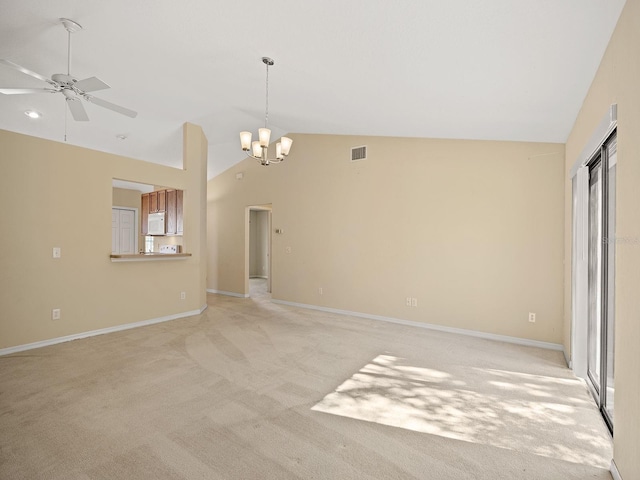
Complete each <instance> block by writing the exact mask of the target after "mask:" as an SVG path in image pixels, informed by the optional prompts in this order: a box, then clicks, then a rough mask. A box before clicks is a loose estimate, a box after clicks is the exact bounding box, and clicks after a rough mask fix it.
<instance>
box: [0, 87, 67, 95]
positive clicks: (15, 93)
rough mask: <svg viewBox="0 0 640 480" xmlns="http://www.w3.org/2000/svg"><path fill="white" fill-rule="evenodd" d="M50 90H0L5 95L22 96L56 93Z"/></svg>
mask: <svg viewBox="0 0 640 480" xmlns="http://www.w3.org/2000/svg"><path fill="white" fill-rule="evenodd" d="M56 92H57V90H54V89H52V88H0V93H4V94H5V95H22V94H23V93H56Z"/></svg>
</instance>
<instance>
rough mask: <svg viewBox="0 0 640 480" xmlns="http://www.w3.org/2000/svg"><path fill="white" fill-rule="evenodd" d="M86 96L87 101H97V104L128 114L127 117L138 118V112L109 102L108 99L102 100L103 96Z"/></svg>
mask: <svg viewBox="0 0 640 480" xmlns="http://www.w3.org/2000/svg"><path fill="white" fill-rule="evenodd" d="M84 98H86V99H87V101H89V102H91V103H95V104H96V105H100V106H101V107H104V108H108V109H109V110H113V111H114V112H118V113H121V114H122V115H126V116H127V117H131V118H136V116H137V115H138V112H134V111H133V110H129V109H128V108H124V107H121V106H120V105H116V104H115V103H111V102H107V101H106V100H102V99H101V98H97V97H93V96H91V95H85V96H84Z"/></svg>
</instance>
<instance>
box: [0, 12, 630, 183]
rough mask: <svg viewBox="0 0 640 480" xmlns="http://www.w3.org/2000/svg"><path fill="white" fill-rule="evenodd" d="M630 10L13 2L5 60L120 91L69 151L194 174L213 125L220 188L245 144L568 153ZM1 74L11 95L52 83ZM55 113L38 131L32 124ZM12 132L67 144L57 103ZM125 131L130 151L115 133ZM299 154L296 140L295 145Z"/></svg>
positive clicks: (3, 33) (25, 101) (7, 115)
mask: <svg viewBox="0 0 640 480" xmlns="http://www.w3.org/2000/svg"><path fill="white" fill-rule="evenodd" d="M623 5H624V0H563V1H558V0H538V1H529V2H523V1H520V2H516V1H513V0H474V1H471V0H464V1H463V0H448V1H441V0H439V1H433V0H404V1H399V0H386V1H385V0H322V1H316V2H300V1H297V2H296V1H293V0H270V1H261V2H258V1H254V0H235V1H226V2H220V1H212V0H190V1H184V2H178V1H175V0H126V1H125V0H109V1H104V0H99V1H98V0H75V1H72V0H57V1H56V2H52V1H50V0H23V1H20V0H0V9H1V11H2V15H0V58H4V59H8V60H11V61H13V62H15V63H18V64H20V65H22V66H24V67H27V68H29V69H31V70H34V71H36V72H38V73H41V74H43V75H45V76H47V77H49V76H51V75H52V74H54V73H66V66H67V43H66V42H67V32H66V30H65V29H64V28H63V27H62V26H61V25H60V24H59V22H58V18H60V17H66V18H71V19H73V20H75V21H76V22H78V23H80V24H81V25H82V26H83V27H84V29H83V30H82V31H80V32H78V33H75V34H73V38H72V42H73V44H72V61H71V74H72V75H74V76H75V77H77V78H79V79H82V78H86V77H90V76H97V77H99V78H100V79H102V80H104V81H105V82H107V83H108V84H109V85H111V89H110V90H105V91H102V92H96V96H98V97H100V98H103V99H105V100H108V101H110V102H114V103H116V104H119V105H122V106H124V107H128V108H131V109H133V110H136V111H138V112H139V114H138V117H137V118H135V119H130V118H128V117H125V116H122V115H118V114H116V113H113V112H111V111H109V110H105V109H102V108H100V107H98V106H96V105H92V104H86V110H87V112H88V114H89V117H90V118H91V121H90V122H75V121H73V120H72V119H71V117H70V116H68V119H67V141H68V142H69V143H71V144H75V145H80V146H84V147H88V148H93V149H97V150H102V151H107V152H113V153H117V154H122V155H127V156H131V157H134V158H139V159H143V160H147V161H152V162H156V163H161V164H165V165H172V166H179V165H181V154H182V142H181V126H182V124H183V123H184V122H185V121H189V122H192V123H195V124H198V125H201V126H202V127H203V129H204V131H205V134H206V136H207V138H208V140H209V178H211V177H212V176H214V175H216V174H218V173H220V172H222V171H224V170H225V169H227V168H229V167H230V166H231V165H233V164H234V163H237V162H238V161H240V160H242V159H243V158H244V156H243V154H242V152H241V150H240V148H239V137H238V132H239V131H240V130H250V131H253V132H254V135H255V134H257V128H258V127H260V126H262V123H263V121H264V106H265V91H264V87H265V66H264V65H263V64H262V62H261V60H260V58H261V57H262V56H270V57H272V58H274V60H275V65H274V66H273V67H271V69H270V71H269V78H270V82H269V83H270V85H269V89H270V95H269V103H270V105H269V126H270V127H271V128H272V130H273V134H272V139H274V138H277V137H279V136H280V135H283V134H285V133H288V132H290V133H331V134H357V135H382V136H405V137H431V138H466V139H492V140H524V141H541V142H564V141H565V140H566V138H567V135H568V134H569V131H570V128H571V126H572V125H573V122H574V120H575V118H576V115H577V113H578V110H579V108H580V105H581V104H582V101H583V99H584V97H585V95H586V92H587V90H588V88H589V85H590V84H591V81H592V79H593V77H594V75H595V72H596V69H597V67H598V64H599V62H600V59H601V58H602V55H603V53H604V50H605V48H606V45H607V43H608V41H609V38H610V36H611V33H612V31H613V29H614V27H615V23H616V21H617V19H618V17H619V15H620V11H621V10H622V7H623ZM43 86H45V85H43V82H41V81H39V80H36V79H34V78H31V77H28V76H26V75H23V74H21V73H19V72H16V71H14V70H12V69H10V68H7V67H5V66H2V65H0V87H5V88H8V87H29V88H38V87H43ZM27 109H35V110H38V111H40V112H42V113H43V115H44V116H43V118H42V119H40V120H37V121H34V120H31V119H29V118H27V117H26V116H25V115H24V114H23V112H24V111H25V110H27ZM0 128H2V129H6V130H11V131H16V132H21V133H26V134H29V135H35V136H38V137H43V138H48V139H52V140H57V141H63V139H64V132H65V102H64V100H63V97H62V95H60V94H37V95H11V96H9V95H0ZM119 134H125V135H127V136H128V138H127V139H126V140H119V139H118V138H117V137H116V136H117V135H119ZM293 148H294V149H295V143H294V145H293Z"/></svg>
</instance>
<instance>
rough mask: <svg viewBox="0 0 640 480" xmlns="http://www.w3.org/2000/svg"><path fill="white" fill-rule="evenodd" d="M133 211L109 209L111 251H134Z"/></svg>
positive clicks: (134, 224) (130, 252)
mask: <svg viewBox="0 0 640 480" xmlns="http://www.w3.org/2000/svg"><path fill="white" fill-rule="evenodd" d="M135 220H136V218H135V211H133V210H125V209H121V208H112V209H111V253H114V254H116V253H126V254H133V253H136V235H137V227H136V221H135Z"/></svg>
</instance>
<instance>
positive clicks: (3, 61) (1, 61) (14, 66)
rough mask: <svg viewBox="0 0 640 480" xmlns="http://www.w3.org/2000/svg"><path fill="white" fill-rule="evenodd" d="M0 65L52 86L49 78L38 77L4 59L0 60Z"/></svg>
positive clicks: (32, 72)
mask: <svg viewBox="0 0 640 480" xmlns="http://www.w3.org/2000/svg"><path fill="white" fill-rule="evenodd" d="M0 63H1V64H3V65H6V66H7V67H11V68H13V69H15V70H18V71H19V72H22V73H24V74H26V75H30V76H32V77H35V78H37V79H39V80H43V81H45V82H47V83H51V84H52V85H53V82H52V81H51V79H50V78H47V77H45V76H44V75H40V74H39V73H36V72H34V71H32V70H29V69H28V68H24V67H23V66H21V65H18V64H17V63H13V62H10V61H9V60H5V59H4V58H0Z"/></svg>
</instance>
